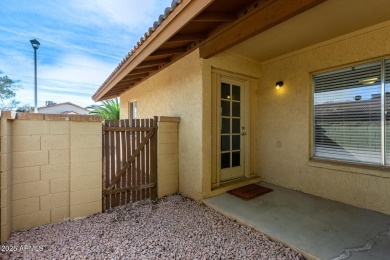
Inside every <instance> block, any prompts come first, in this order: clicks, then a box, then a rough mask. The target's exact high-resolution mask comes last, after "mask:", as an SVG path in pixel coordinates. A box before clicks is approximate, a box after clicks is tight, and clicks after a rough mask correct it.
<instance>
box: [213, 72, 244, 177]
mask: <svg viewBox="0 0 390 260" xmlns="http://www.w3.org/2000/svg"><path fill="white" fill-rule="evenodd" d="M217 93H218V100H219V105H218V107H219V115H218V116H219V122H220V123H219V129H218V133H219V149H218V150H219V151H218V152H219V167H220V181H222V182H223V181H229V180H233V179H238V178H242V177H244V176H245V141H246V122H245V114H246V113H245V112H246V111H245V108H246V106H245V105H246V104H245V82H244V81H239V80H235V79H231V78H227V77H221V83H220V86H219V87H218V92H217Z"/></svg>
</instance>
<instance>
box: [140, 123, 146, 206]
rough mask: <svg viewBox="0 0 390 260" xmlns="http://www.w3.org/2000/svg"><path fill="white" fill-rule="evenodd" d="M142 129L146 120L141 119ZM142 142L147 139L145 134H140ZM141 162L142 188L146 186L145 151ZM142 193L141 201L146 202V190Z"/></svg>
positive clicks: (141, 156)
mask: <svg viewBox="0 0 390 260" xmlns="http://www.w3.org/2000/svg"><path fill="white" fill-rule="evenodd" d="M141 127H145V119H141ZM140 135H141V137H140V140H143V139H144V138H145V135H146V134H145V132H140ZM140 160H141V164H140V167H139V170H140V175H141V179H140V186H142V185H144V184H145V173H146V172H145V149H143V150H142V152H141V154H140ZM140 193H141V200H144V199H145V189H142V190H140Z"/></svg>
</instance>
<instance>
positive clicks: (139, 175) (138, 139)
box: [135, 119, 141, 200]
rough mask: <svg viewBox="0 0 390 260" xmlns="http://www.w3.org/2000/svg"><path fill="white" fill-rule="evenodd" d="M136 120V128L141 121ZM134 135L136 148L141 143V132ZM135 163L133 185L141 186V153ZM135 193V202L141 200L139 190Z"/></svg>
mask: <svg viewBox="0 0 390 260" xmlns="http://www.w3.org/2000/svg"><path fill="white" fill-rule="evenodd" d="M136 120H137V125H136V126H138V127H139V126H141V120H140V119H136ZM136 133H137V134H136V139H137V147H138V146H139V144H140V142H141V132H140V131H137V132H136ZM136 161H137V163H136V172H137V177H136V181H135V185H136V186H140V185H141V172H140V166H141V165H140V164H141V153H140V154H139V155H138V156H137V158H136ZM136 193H137V200H141V192H140V191H139V190H137V191H136Z"/></svg>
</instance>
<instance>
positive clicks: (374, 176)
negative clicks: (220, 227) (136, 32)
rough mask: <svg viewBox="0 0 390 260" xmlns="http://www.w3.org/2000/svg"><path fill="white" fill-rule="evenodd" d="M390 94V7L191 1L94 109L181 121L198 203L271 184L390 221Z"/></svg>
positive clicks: (120, 71)
mask: <svg viewBox="0 0 390 260" xmlns="http://www.w3.org/2000/svg"><path fill="white" fill-rule="evenodd" d="M279 81H282V82H283V86H281V87H280V88H279V89H277V88H276V83H277V82H279ZM279 85H282V84H281V83H279ZM389 89H390V1H388V0H374V1H367V0H328V1H324V0H302V1H291V0H273V1H265V0H261V1H253V0H240V1H225V0H197V1H189V0H183V1H173V3H172V7H171V8H167V9H166V10H165V13H164V15H161V16H160V18H159V20H158V22H156V23H155V24H154V26H153V27H152V28H150V30H149V31H148V32H147V33H146V34H145V36H144V37H142V38H141V40H140V41H139V43H138V44H137V46H135V47H134V49H133V50H132V51H131V52H130V53H129V54H128V56H126V57H125V58H124V60H123V61H122V62H121V63H120V64H119V65H118V67H117V68H116V69H115V71H114V72H113V73H112V74H111V75H110V77H109V78H108V79H107V80H106V81H105V82H104V84H103V85H102V86H101V87H100V88H99V89H98V90H97V91H96V93H95V94H94V96H93V99H94V100H95V101H101V100H104V99H108V98H113V97H117V96H120V102H121V104H120V105H121V118H128V116H129V102H134V101H136V102H137V103H136V104H137V117H139V118H146V117H152V116H154V115H161V116H175V117H180V126H179V133H180V136H179V142H178V146H179V190H180V192H182V193H184V194H185V195H188V196H190V197H192V198H195V199H198V200H199V199H203V198H207V197H211V196H214V195H216V194H219V193H223V192H225V191H227V190H229V189H233V188H236V187H238V186H243V185H246V184H248V183H250V182H257V181H259V180H262V181H266V182H269V183H273V184H276V185H280V186H283V187H287V188H290V189H294V190H299V191H303V192H306V193H310V194H313V195H317V196H320V197H323V198H328V199H332V200H336V201H340V202H344V203H349V204H352V205H355V206H359V207H363V208H368V209H372V210H376V211H379V212H383V213H386V214H390V188H389V187H390V167H389V166H390V118H389V113H388V111H389V110H390V104H389V102H388V101H387V102H385V96H386V92H387V95H388V93H389V92H390V90H389ZM355 130H356V131H355Z"/></svg>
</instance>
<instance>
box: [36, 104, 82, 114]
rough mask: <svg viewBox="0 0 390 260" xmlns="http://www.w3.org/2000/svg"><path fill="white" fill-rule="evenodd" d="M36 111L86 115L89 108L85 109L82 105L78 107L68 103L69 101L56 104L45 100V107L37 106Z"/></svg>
mask: <svg viewBox="0 0 390 260" xmlns="http://www.w3.org/2000/svg"><path fill="white" fill-rule="evenodd" d="M38 113H43V114H68V115H72V114H76V115H87V114H89V110H88V109H85V108H83V107H80V106H78V105H75V104H73V103H70V102H65V103H60V104H56V103H52V102H50V101H48V102H46V106H45V107H39V108H38Z"/></svg>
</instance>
